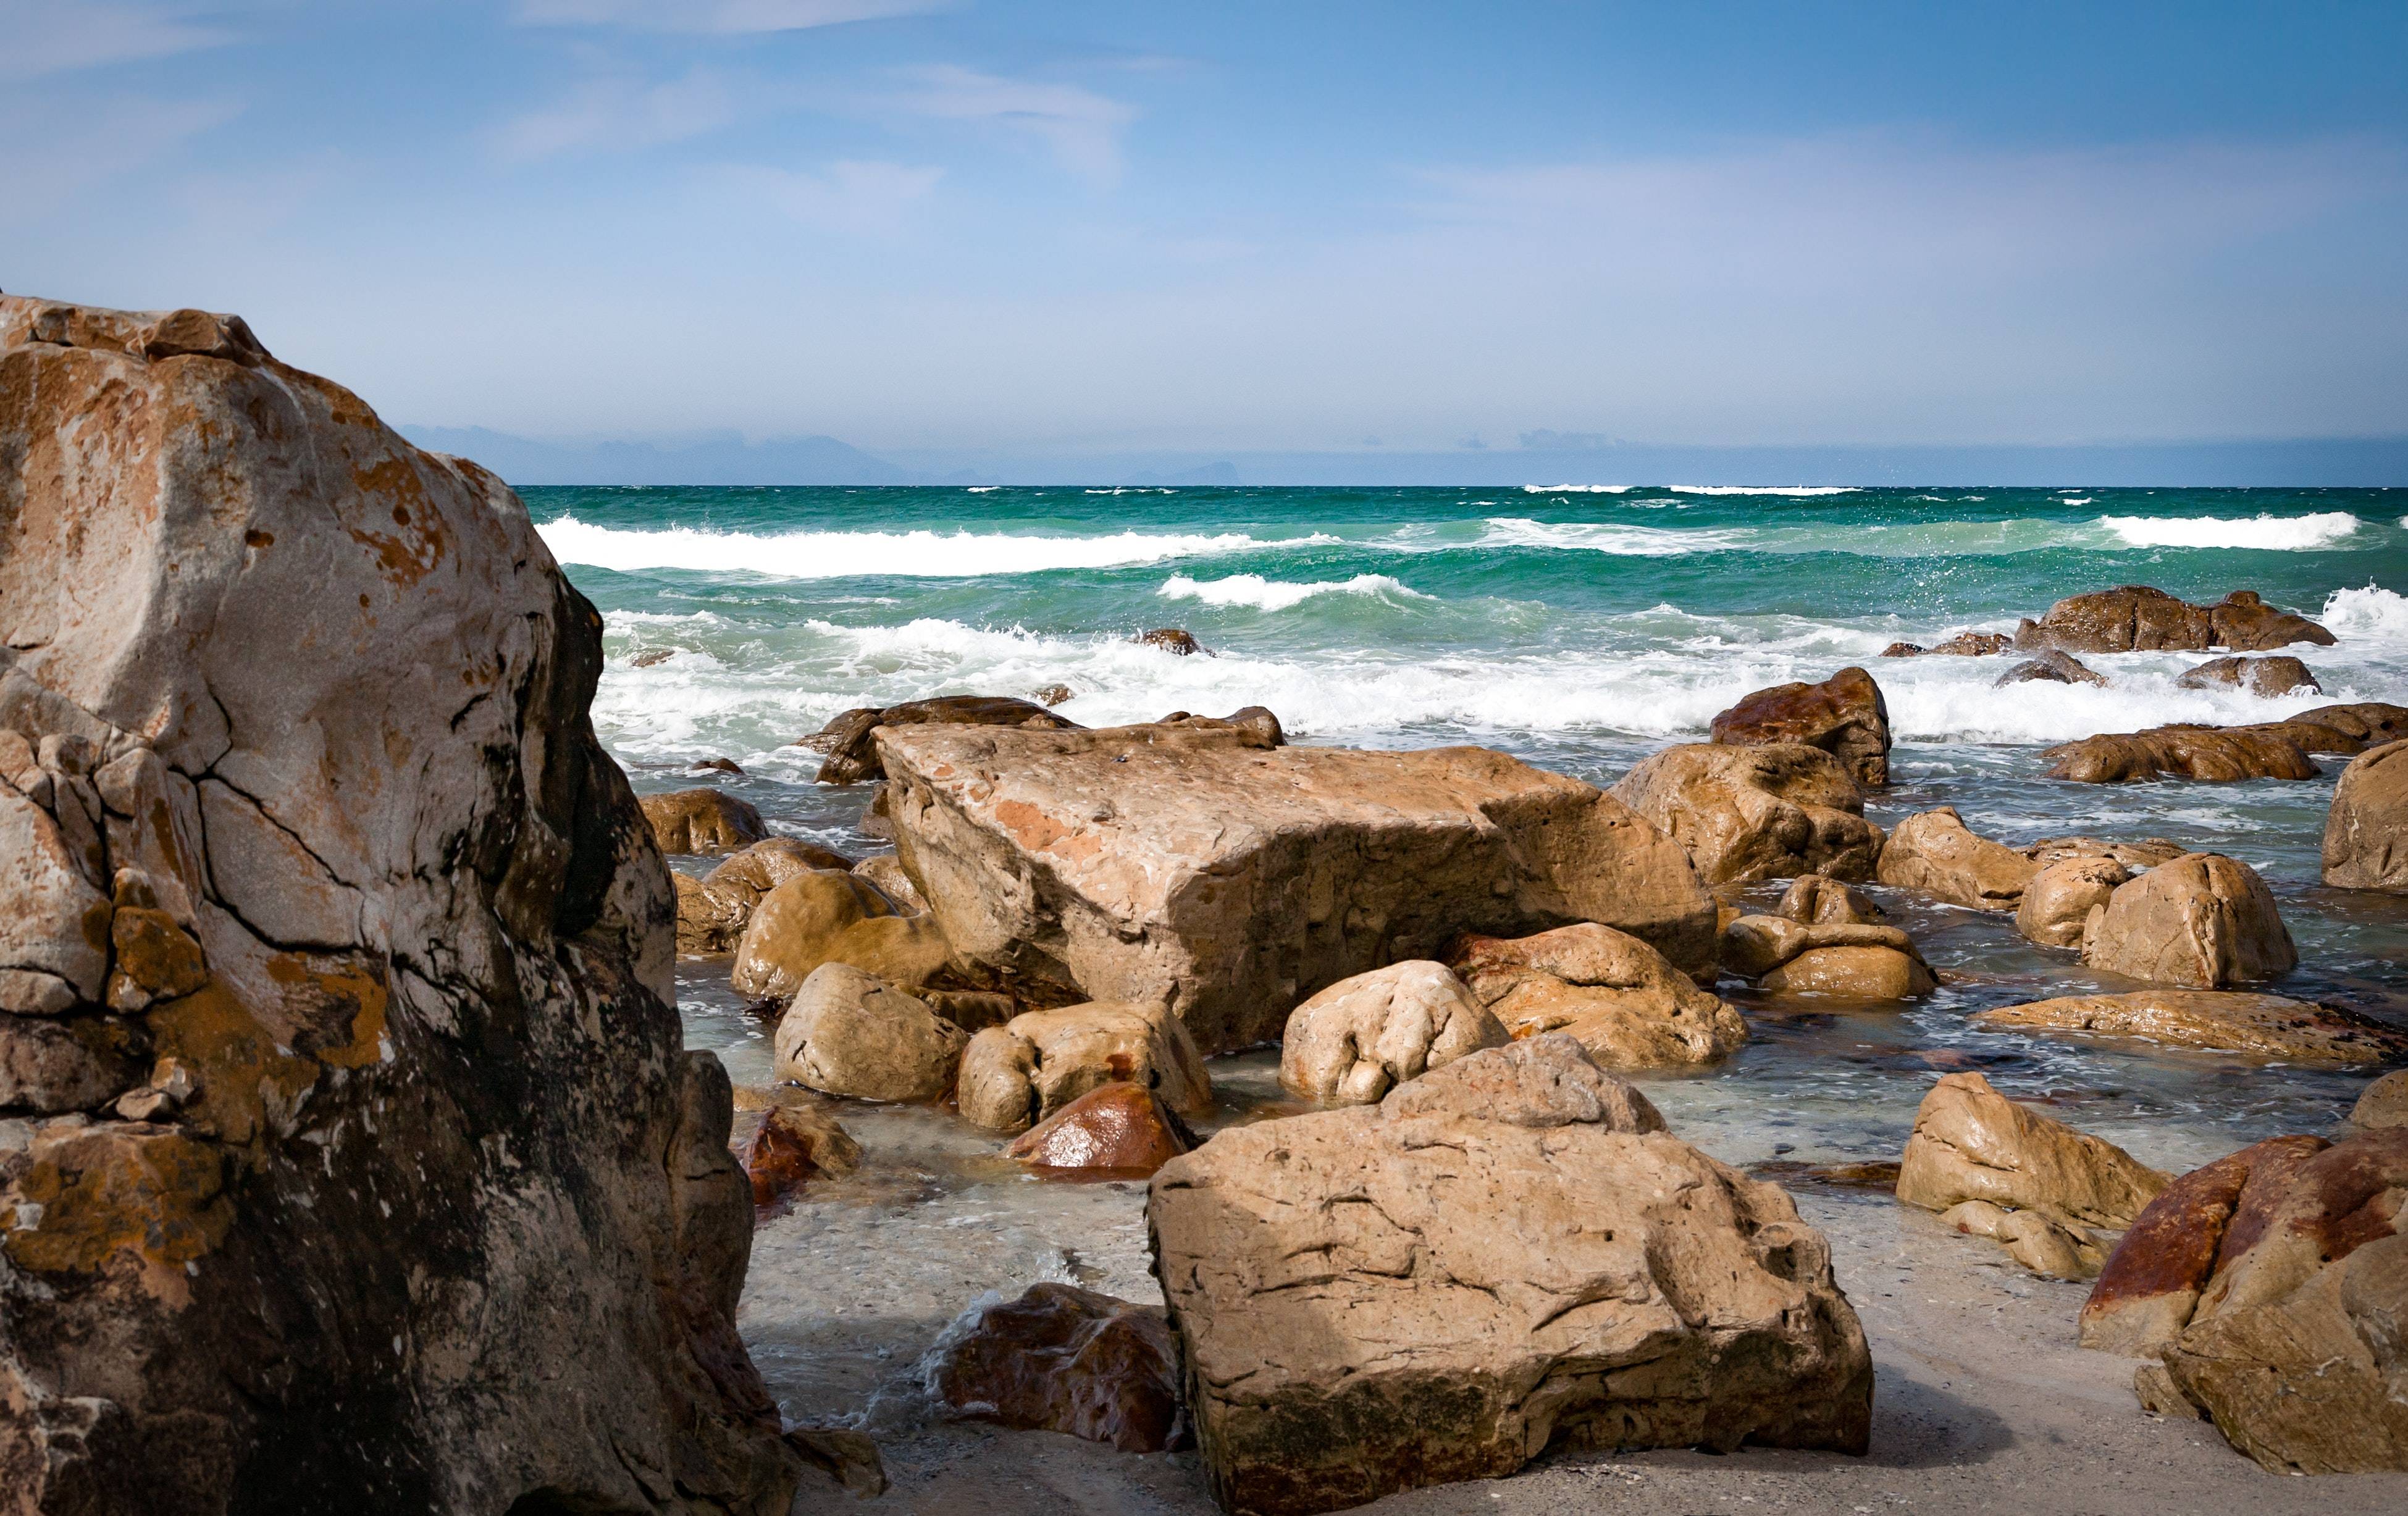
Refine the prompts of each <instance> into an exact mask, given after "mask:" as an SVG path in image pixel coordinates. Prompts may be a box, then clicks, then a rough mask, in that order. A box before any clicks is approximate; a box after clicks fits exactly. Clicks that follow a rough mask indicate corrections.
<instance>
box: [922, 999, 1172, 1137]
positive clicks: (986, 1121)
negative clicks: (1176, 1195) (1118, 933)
mask: <svg viewBox="0 0 2408 1516" xmlns="http://www.w3.org/2000/svg"><path fill="white" fill-rule="evenodd" d="M1114 1080H1121V1081H1125V1082H1127V1083H1131V1084H1135V1085H1137V1086H1138V1087H1140V1089H1145V1090H1151V1091H1153V1092H1154V1094H1157V1095H1159V1096H1161V1097H1162V1102H1163V1104H1165V1105H1167V1106H1168V1107H1169V1108H1171V1109H1172V1110H1174V1111H1177V1112H1179V1113H1181V1114H1182V1115H1187V1116H1200V1115H1202V1114H1203V1113H1204V1112H1206V1111H1208V1110H1210V1109H1211V1108H1212V1079H1211V1075H1210V1074H1208V1073H1206V1072H1205V1069H1204V1058H1203V1055H1202V1054H1201V1053H1199V1052H1198V1051H1197V1048H1196V1042H1195V1039H1194V1038H1193V1037H1189V1036H1188V1033H1187V1028H1186V1027H1185V1025H1183V1023H1181V1022H1180V1020H1179V1018H1178V1017H1176V1016H1173V1015H1172V1014H1170V1012H1169V1010H1168V1008H1165V1007H1162V1006H1158V1005H1128V1004H1125V1003H1114V1002H1110V1001H1091V1002H1089V1003H1087V1004H1085V1005H1078V1006H1065V1007H1063V1008H1060V1009H1058V1010H1032V1011H1028V1012H1026V1013H1025V1014H1023V1015H1019V1016H1015V1017H1013V1018H1012V1019H1011V1021H1010V1022H1008V1023H1005V1024H1003V1025H1001V1026H991V1027H988V1028H987V1029H986V1030H984V1031H982V1032H981V1033H979V1034H978V1036H976V1037H972V1038H971V1039H970V1044H969V1048H968V1051H966V1052H965V1053H964V1054H963V1055H962V1066H961V1089H960V1099H961V1111H962V1115H963V1116H964V1117H966V1118H968V1120H969V1121H970V1122H972V1123H975V1124H977V1125H980V1126H983V1127H985V1128H987V1129H988V1130H989V1131H992V1132H1019V1131H1023V1130H1025V1129H1026V1128H1027V1127H1028V1126H1029V1125H1031V1124H1032V1123H1036V1122H1039V1121H1041V1120H1043V1119H1044V1118H1046V1117H1048V1116H1051V1115H1053V1114H1054V1112H1055V1111H1057V1110H1060V1109H1061V1108H1063V1107H1065V1106H1067V1105H1068V1104H1069V1103H1070V1102H1072V1101H1073V1100H1076V1099H1078V1098H1079V1097H1080V1096H1081V1095H1082V1094H1086V1093H1087V1092H1088V1091H1090V1090H1093V1089H1095V1088H1097V1086H1099V1085H1103V1084H1108V1083H1111V1082H1112V1081H1114Z"/></svg>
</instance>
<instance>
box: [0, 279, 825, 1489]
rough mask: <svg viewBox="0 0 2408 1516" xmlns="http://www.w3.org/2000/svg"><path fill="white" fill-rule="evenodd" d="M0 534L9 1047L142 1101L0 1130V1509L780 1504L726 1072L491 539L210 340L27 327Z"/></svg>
mask: <svg viewBox="0 0 2408 1516" xmlns="http://www.w3.org/2000/svg"><path fill="white" fill-rule="evenodd" d="M0 502H5V504H0V622H5V631H6V634H7V635H6V636H5V637H0V729H5V730H6V731H7V732H8V733H9V734H11V737H9V738H8V739H6V740H0V769H5V770H6V771H7V772H6V775H5V782H0V878H5V879H6V880H8V909H7V912H6V913H5V916H6V919H5V920H0V965H5V971H0V1007H5V1009H0V1023H9V1024H10V1027H11V1037H10V1041H11V1043H12V1044H13V1043H14V1042H15V1040H16V1037H15V1036H14V1033H15V1030H16V1027H17V1024H18V1023H21V1022H22V1021H23V1020H24V1019H25V1018H24V1017H23V1016H22V1013H23V1012H25V1011H29V1010H30V1011H36V1012H39V1013H40V1014H41V1017H42V1021H41V1024H46V1025H54V1026H57V1027H61V1028H64V1029H65V1031H66V1033H67V1035H68V1036H69V1037H71V1038H74V1039H76V1040H77V1041H78V1042H79V1045H80V1043H81V1039H82V1037H83V1036H84V1035H85V1031H86V1023H88V1022H93V1021H102V1022H104V1023H110V1022H112V1019H113V1024H115V1025H119V1026H122V1028H123V1029H124V1030H125V1031H126V1032H127V1033H128V1034H129V1035H130V1036H132V1035H138V1037H139V1041H140V1044H141V1048H142V1051H141V1054H140V1056H139V1057H138V1058H136V1061H135V1062H136V1067H135V1071H134V1075H133V1077H134V1078H135V1079H137V1080H138V1079H141V1078H143V1075H142V1073H141V1070H142V1069H145V1068H147V1069H149V1070H150V1075H151V1078H152V1080H153V1083H152V1084H151V1085H150V1086H147V1087H146V1088H147V1089H148V1092H149V1093H150V1094H153V1095H156V1096H159V1097H161V1098H160V1099H159V1100H156V1101H148V1102H143V1103H141V1104H140V1105H138V1106H137V1107H136V1108H138V1109H143V1110H145V1111H147V1112H148V1114H149V1117H150V1119H146V1120H132V1119H126V1118H124V1117H122V1116H121V1115H120V1114H119V1113H118V1105H117V1102H118V1100H119V1098H120V1095H119V1092H118V1091H117V1090H115V1089H111V1088H109V1087H108V1086H110V1085H112V1084H114V1083H115V1079H114V1078H113V1077H112V1078H111V1079H109V1080H98V1081H93V1082H91V1083H89V1084H88V1085H87V1087H86V1089H85V1090H83V1091H79V1092H75V1093H77V1094H90V1095H92V1096H93V1097H95V1101H96V1103H95V1104H93V1105H90V1106H85V1107H82V1108H79V1109H78V1110H76V1111H75V1112H73V1113H72V1114H69V1115H66V1116H62V1117H59V1118H56V1119H43V1120H34V1121H24V1122H19V1121H13V1120H12V1121H10V1122H8V1123H6V1124H7V1127H8V1128H9V1135H8V1136H7V1137H6V1138H5V1139H0V1254H5V1263H0V1386H6V1388H5V1389H0V1468H5V1469H6V1470H7V1472H6V1473H5V1474H0V1491H5V1494H0V1505H5V1506H7V1508H8V1509H12V1510H25V1511H35V1510H40V1511H62V1512H63V1511H70V1510H75V1511H120V1510H123V1511H154V1510H155V1511H166V1510H171V1509H172V1510H194V1511H217V1510H236V1509H239V1510H261V1511H286V1510H291V1511H304V1510H330V1509H361V1510H409V1511H427V1512H438V1513H445V1516H455V1513H456V1516H468V1513H487V1512H495V1511H503V1510H509V1509H513V1508H514V1507H515V1508H516V1509H521V1510H538V1509H553V1510H557V1509H609V1510H618V1511H656V1510H680V1509H682V1510H700V1509H715V1510H721V1511H727V1512H743V1513H750V1516H776V1513H781V1512H784V1511H786V1510H787V1509H789V1507H790V1505H791V1504H792V1503H793V1501H794V1498H795V1496H796V1488H797V1483H798V1481H800V1480H804V1479H805V1478H806V1477H807V1469H808V1463H807V1459H806V1456H805V1454H804V1453H803V1452H800V1451H798V1450H797V1449H796V1447H795V1446H793V1445H791V1444H790V1443H789V1442H788V1441H787V1440H786V1439H785V1438H784V1437H782V1436H781V1428H780V1418H779V1413H778V1407H777V1404H776V1402H775V1401H774V1400H772V1399H771V1397H770V1396H769V1395H768V1394H767V1391H766V1390H765V1388H764V1387H763V1384H762V1382H761V1380H760V1377H759V1376H758V1374H757V1373H756V1372H755V1370H754V1368H753V1364H752V1361H751V1359H750V1357H749V1356H748V1354H747V1352H746V1349H745V1346H744V1342H743V1339H742V1338H741V1337H739V1336H738V1333H737V1330H736V1326H735V1310H736V1304H737V1297H738V1292H739V1291H740V1290H741V1288H742V1285H743V1280H744V1272H745V1264H746V1259H747V1254H748V1251H749V1249H750V1246H751V1228H752V1207H751V1204H750V1197H749V1195H748V1194H747V1189H746V1184H745V1180H744V1176H743V1174H742V1172H741V1171H740V1170H739V1169H738V1166H737V1165H736V1161H735V1159H734V1158H733V1157H732V1156H731V1155H730V1153H729V1152H728V1151H727V1146H726V1142H727V1136H728V1125H729V1091H728V1083H727V1078H726V1075H725V1073H724V1070H722V1069H721V1067H720V1065H719V1064H718V1061H717V1060H716V1059H715V1058H713V1057H712V1056H711V1055H710V1053H708V1052H699V1051H683V1049H682V1039H683V1034H682V1031H681V1027H680V1025H679V1022H678V1015H677V1009H676V1005H675V993H676V992H675V984H674V980H673V969H674V963H675V957H674V954H675V939H674V936H673V933H672V928H671V921H672V914H671V908H672V901H673V896H672V894H671V887H670V884H669V879H668V874H667V869H666V867H665V866H664V865H663V864H662V861H661V853H660V850H659V846H658V844H657V843H656V842H655V841H654V839H653V837H652V830H651V828H650V826H649V825H648V824H647V822H646V818H645V815H644V812H643V811H642V809H641V808H639V807H638V803H637V800H636V797H635V795H634V794H633V793H632V792H631V791H630V789H629V787H628V784H627V781H626V778H625V776H624V774H622V773H621V771H620V770H619V767H618V765H615V764H614V763H612V762H611V760H610V758H609V755H608V754H607V753H606V752H605V751H603V749H602V747H601V745H600V743H599V742H597V741H596V740H595V735H594V731H593V727H592V725H591V723H590V722H589V721H588V717H587V708H588V706H589V703H590V701H591V699H592V696H593V694H594V690H595V680H596V679H597V677H598V676H599V674H600V672H601V668H602V619H601V617H600V616H599V615H598V614H596V612H595V609H594V608H593V607H592V606H591V605H590V604H588V603H587V602H586V600H585V599H584V598H583V597H582V596H581V595H580V594H578V593H577V591H576V590H575V589H574V588H572V587H571V586H570V585H569V583H568V582H567V580H566V579H565V578H563V577H562V575H561V574H560V572H559V570H558V568H557V566H556V565H554V563H553V561H552V554H551V553H550V552H549V551H547V550H546V549H545V547H544V544H543V540H542V538H541V537H540V536H538V534H537V532H536V531H535V529H534V527H533V525H532V524H531V522H529V520H528V518H527V513H526V510H525V508H523V506H522V505H521V504H520V502H519V501H518V499H517V498H516V497H515V496H514V495H513V494H512V493H510V491H509V489H508V488H507V487H506V486H505V485H504V484H503V483H502V482H501V481H500V480H499V479H496V478H495V477H494V475H492V474H491V473H489V472H487V471H486V470H484V469H482V468H480V467H478V466H477V465H474V464H471V463H467V462H465V461H462V460H458V459H453V458H447V457H442V456H439V455H437V454H433V453H428V452H423V451H420V450H419V449H417V448H415V447H413V446H411V445H410V444H409V442H407V441H405V440H404V439H403V438H401V437H400V436H397V435H396V434H395V433H394V432H393V431H392V430H391V429H389V428H388V427H386V426H385V425H384V424H383V423H382V422H380V421H379V420H378V419H377V417H376V415H375V413H374V412H373V411H371V410H370V409H369V408H367V406H366V405H365V404H363V403H362V402H361V401H360V400H359V399H358V398H357V397H356V396H354V395H352V394H351V393H349V392H347V391H345V390H343V389H341V388H340V387H339V386H337V385H335V384H333V383H331V382H329V381H327V380H325V379H319V378H317V377H315V376H313V375H310V374H307V373H303V372H301V371H300V370H298V369H294V368H292V367H289V366H287V365H283V364H281V363H279V362H278V361H277V360H276V359H275V358H273V357H272V356H270V355H269V354H268V352H267V351H266V350H265V349H264V348H263V347H262V346H261V345H260V343H259V342H258V340H257V339H256V338H255V337H254V336H252V335H251V332H250V330H249V328H248V327H246V326H245V325H244V324H243V322H240V321H239V320H237V319H236V318H234V317H230V316H216V315H210V314H208V313H205V312H201V311H196V310H179V311H172V312H165V313H149V314H139V313H127V312H120V311H109V310H101V309H95V308H90V307H76V306H66V305H59V304H54V303H50V302H46V301H41V300H35V299H28V298H25V297H22V296H8V297H0ZM137 882H138V886H139V887H138V888H136V884H137ZM121 898H122V900H123V903H124V904H125V907H126V908H127V909H128V910H129V911H132V912H137V913H138V912H143V911H156V912H158V913H160V915H161V916H164V917H165V920H166V922H168V923H171V924H172V925H173V927H174V929H175V932H176V933H179V934H182V937H185V938H189V943H190V945H191V948H193V949H196V950H197V951H189V950H188V949H187V947H186V946H185V945H184V943H183V942H182V941H181V940H180V939H178V938H176V937H172V936H171V935H170V934H169V933H168V932H167V931H166V930H165V928H164V927H163V925H162V922H160V921H159V920H158V919H156V918H152V917H145V916H141V915H138V914H137V915H135V916H133V917H132V919H130V920H129V921H128V922H127V924H126V928H125V931H124V932H123V934H122V937H121V934H120V933H119V932H118V930H117V928H116V925H115V922H114V921H113V917H114V916H115V915H116V913H117V908H118V906H119V903H120V900H121ZM121 941H122V949H121V946H120V943H121ZM121 989H122V995H121V994H119V991H120V990H121ZM119 1003H122V1004H123V1005H125V1006H127V1007H128V1008H126V1009H122V1010H117V1009H112V1008H111V1006H112V1005H115V1004H119ZM46 1040H47V1039H46ZM9 1056H10V1057H12V1058H13V1057H14V1055H13V1054H11V1055H9ZM179 1089H180V1091H181V1092H182V1093H181V1094H178V1093H177V1091H178V1090H179ZM810 1477H813V1478H816V1476H810ZM825 1482H826V1481H824V1480H823V1481H822V1483H823V1485H825Z"/></svg>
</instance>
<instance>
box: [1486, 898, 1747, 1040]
mask: <svg viewBox="0 0 2408 1516" xmlns="http://www.w3.org/2000/svg"><path fill="white" fill-rule="evenodd" d="M1448 965H1449V966H1450V967H1452V968H1453V969H1454V970H1455V972H1456V973H1458V974H1460V975H1461V976H1462V977H1463V982H1464V984H1465V985H1466V986H1467V987H1468V988H1469V990H1470V992H1471V994H1472V998H1473V999H1475V1000H1476V1001H1478V1002H1479V1003H1480V1004H1481V1005H1482V1006H1483V1007H1484V1008H1486V1009H1487V1010H1488V1012H1489V1014H1491V1015H1493V1016H1494V1017H1495V1018H1496V1019H1497V1020H1498V1022H1499V1023H1502V1024H1503V1026H1504V1027H1505V1029H1506V1030H1507V1031H1508V1032H1510V1033H1512V1035H1513V1036H1514V1037H1535V1036H1537V1035H1538V1034H1540V1033H1541V1032H1563V1033H1567V1034H1569V1035H1570V1037H1573V1038H1575V1039H1576V1040H1577V1041H1579V1043H1580V1044H1581V1046H1582V1047H1583V1048H1584V1049H1586V1050H1587V1051H1588V1054H1589V1056H1590V1057H1591V1058H1593V1059H1595V1060H1596V1061H1597V1062H1598V1065H1601V1066H1604V1067H1609V1068H1659V1067H1679V1066H1681V1065H1690V1064H1709V1063H1713V1062H1714V1061H1715V1060H1717V1059H1721V1058H1725V1057H1727V1056H1729V1055H1730V1054H1731V1053H1732V1052H1734V1051H1738V1049H1740V1048H1741V1047H1742V1046H1743V1045H1745V1043H1746V1042H1747V1023H1745V1022H1743V1021H1742V1020H1741V1019H1740V1014H1739V1012H1738V1011H1737V1010H1735V1009H1733V1008H1731V1007H1730V1005H1729V1004H1728V1003H1727V1002H1725V1001H1723V1000H1721V999H1718V998H1716V997H1715V996H1714V995H1713V994H1712V993H1710V992H1708V991H1705V990H1700V989H1699V988H1698V986H1697V982H1696V981H1695V980H1692V979H1690V978H1689V976H1687V975H1686V974H1684V973H1682V972H1681V971H1680V970H1679V969H1677V968H1675V967H1673V966H1672V965H1671V963H1670V961H1669V960H1667V959H1666V958H1665V957H1664V955H1663V954H1662V953H1660V952H1657V951H1656V950H1655V949H1653V948H1651V947H1649V946H1648V945H1647V944H1646V943H1644V942H1641V941H1640V940H1639V939H1638V938H1637V937H1632V936H1630V935H1629V934H1628V933H1627V932H1617V931H1615V930H1614V929H1613V928H1612V927H1610V926H1599V925H1598V924H1597V923H1596V922H1583V923H1581V924H1580V925H1578V926H1559V927H1557V928H1556V929H1555V930H1554V931H1552V932H1541V933H1539V934H1538V935H1537V936H1535V937H1512V938H1508V937H1465V938H1464V939H1462V940H1461V941H1460V942H1458V943H1457V944H1456V945H1455V948H1454V949H1453V951H1450V952H1449V954H1448Z"/></svg>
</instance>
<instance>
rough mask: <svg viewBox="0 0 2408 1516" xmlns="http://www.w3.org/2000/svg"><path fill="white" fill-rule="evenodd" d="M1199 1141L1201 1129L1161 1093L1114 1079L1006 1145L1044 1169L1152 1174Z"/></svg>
mask: <svg viewBox="0 0 2408 1516" xmlns="http://www.w3.org/2000/svg"><path fill="white" fill-rule="evenodd" d="M1195 1146H1196V1135H1195V1134H1194V1133H1192V1132H1190V1131H1188V1130H1187V1126H1186V1123H1183V1122H1182V1121H1181V1120H1180V1119H1179V1113H1178V1112H1177V1111H1174V1110H1172V1109H1171V1108H1169V1107H1168V1106H1166V1105H1164V1104H1163V1103H1162V1097H1161V1096H1159V1095H1157V1094H1154V1092H1153V1091H1152V1090H1149V1089H1147V1088H1145V1087H1144V1086H1142V1085H1140V1084H1133V1083H1131V1082H1129V1081H1128V1080H1111V1081H1110V1082H1108V1083H1104V1084H1098V1085H1097V1086H1096V1087H1095V1088H1094V1089H1092V1090H1090V1091H1088V1092H1087V1093H1086V1094H1082V1095H1081V1096H1080V1097H1079V1098H1078V1099H1076V1100H1073V1101H1071V1102H1070V1103H1069V1104H1068V1105H1067V1106H1064V1107H1063V1108H1061V1109H1059V1110H1057V1111H1055V1112H1054V1114H1053V1115H1051V1116H1048V1117H1046V1118H1045V1119H1044V1120H1043V1121H1041V1122H1039V1123H1037V1124H1036V1125H1035V1126H1032V1127H1030V1128H1029V1129H1028V1130H1027V1131H1025V1132H1023V1133H1021V1134H1020V1136H1018V1137H1014V1138H1013V1139H1012V1141H1011V1147H1009V1148H1007V1149H1005V1150H1004V1151H1005V1152H1006V1154H1007V1155H1009V1156H1010V1157H1011V1158H1013V1159H1015V1160H1017V1161H1019V1162H1021V1163H1024V1164H1026V1165H1027V1166H1029V1167H1030V1168H1033V1169H1036V1170H1038V1171H1039V1172H1040V1173H1048V1174H1076V1175H1078V1176H1080V1177H1082V1178H1095V1179H1151V1178H1153V1177H1154V1170H1155V1169H1157V1168H1160V1167H1161V1166H1163V1165H1165V1164H1167V1163H1168V1162H1170V1160H1172V1159H1173V1158H1176V1157H1178V1156H1179V1155H1180V1154H1181V1153H1183V1152H1186V1151H1190V1150H1192V1149H1193V1148H1194V1147H1195Z"/></svg>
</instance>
